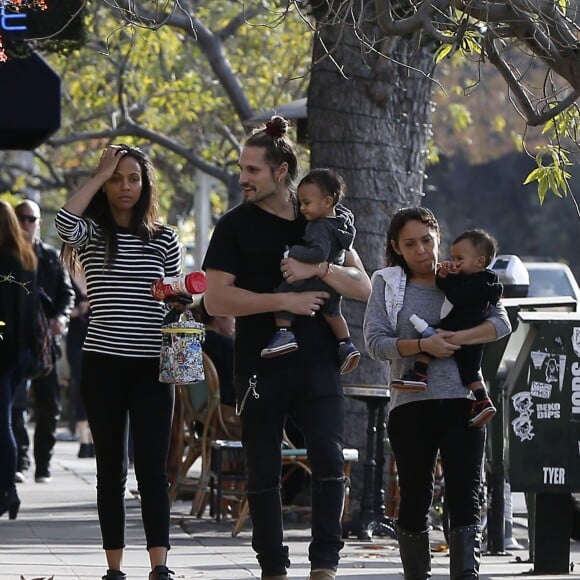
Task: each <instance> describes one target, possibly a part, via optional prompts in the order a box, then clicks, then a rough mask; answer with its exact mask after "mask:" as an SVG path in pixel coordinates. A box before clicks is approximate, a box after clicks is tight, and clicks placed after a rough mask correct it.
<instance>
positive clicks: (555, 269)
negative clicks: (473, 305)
mask: <svg viewBox="0 0 580 580" xmlns="http://www.w3.org/2000/svg"><path fill="white" fill-rule="evenodd" d="M490 268H491V269H492V270H495V271H497V273H498V275H499V278H500V281H501V282H502V283H503V284H504V286H506V292H504V295H505V296H506V297H508V296H529V297H542V296H570V297H572V298H574V299H575V300H576V304H577V306H576V310H579V311H580V286H579V285H578V282H577V281H576V278H575V277H574V274H573V273H572V270H570V268H569V267H568V266H567V265H566V264H562V263H561V262H556V261H552V260H532V259H526V258H524V259H520V258H519V257H518V256H515V255H514V254H501V255H499V256H496V258H495V259H494V260H493V262H492V263H491V265H490Z"/></svg>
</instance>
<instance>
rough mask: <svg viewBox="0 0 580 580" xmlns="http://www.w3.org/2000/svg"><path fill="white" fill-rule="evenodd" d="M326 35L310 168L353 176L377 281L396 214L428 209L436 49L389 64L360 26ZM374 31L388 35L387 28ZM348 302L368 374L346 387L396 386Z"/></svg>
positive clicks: (361, 243)
mask: <svg viewBox="0 0 580 580" xmlns="http://www.w3.org/2000/svg"><path fill="white" fill-rule="evenodd" d="M318 33H319V36H318V38H317V39H316V40H315V42H314V49H313V68H312V75H311V81H310V86H309V90H308V134H309V141H310V147H311V167H313V168H314V167H330V168H333V169H335V170H336V171H338V172H339V173H340V174H341V175H342V176H343V177H344V179H345V181H346V183H347V186H348V194H347V197H346V200H345V205H347V206H348V207H349V208H350V209H352V211H353V212H354V214H355V223H356V227H357V235H356V240H355V248H356V250H357V251H358V253H359V254H360V255H361V257H362V260H363V263H364V265H365V268H366V270H367V272H368V273H369V274H372V272H374V271H375V270H377V269H378V268H381V267H383V265H384V256H385V247H386V233H387V227H388V225H389V218H390V216H391V215H392V214H393V212H394V211H396V210H397V209H399V208H401V207H404V206H408V205H417V204H420V203H421V197H422V185H423V174H424V169H425V149H426V142H427V139H428V137H429V136H430V128H429V127H430V126H429V118H430V108H431V91H432V88H433V82H432V81H431V80H430V78H429V76H428V75H430V73H431V72H432V70H433V68H434V63H433V50H432V48H431V47H429V46H427V47H424V46H421V45H420V40H419V38H418V37H410V38H406V39H386V40H384V41H381V42H380V43H377V44H376V46H375V48H376V50H378V51H380V52H382V53H383V54H386V55H388V57H390V58H388V59H385V58H384V57H381V56H378V55H377V54H376V53H375V52H371V51H366V52H364V51H363V50H362V49H361V44H360V41H359V40H358V38H356V36H355V34H354V32H353V29H352V28H351V27H345V26H344V25H343V26H338V25H323V24H322V19H319V26H318ZM365 33H366V34H367V38H368V37H370V36H371V34H374V37H375V38H381V37H382V34H381V33H380V31H379V30H378V29H375V30H372V29H368V28H367V29H366V30H365ZM324 47H326V48H327V49H329V50H330V51H331V57H329V56H328V54H327V52H326V49H325V48H324ZM399 63H400V64H399ZM418 71H427V74H423V73H421V72H418ZM343 304H344V314H345V316H346V318H347V320H348V322H349V326H350V330H351V335H352V337H353V340H354V342H355V344H356V345H357V346H358V348H359V349H360V350H361V352H363V358H362V361H361V364H360V366H359V368H358V369H357V370H356V371H354V372H353V373H352V374H349V375H346V376H345V377H344V380H343V384H345V385H348V384H353V385H354V384H357V385H383V386H384V385H388V384H389V373H388V366H387V365H386V364H382V363H377V362H375V361H372V360H371V359H369V358H368V356H364V343H363V338H362V320H363V315H364V309H365V304H363V303H360V302H356V301H352V300H345V301H344V303H343ZM346 404H347V424H346V444H347V447H356V448H358V449H359V450H360V452H361V457H360V460H359V463H358V465H357V466H356V467H355V472H354V475H353V486H354V487H353V492H354V494H355V496H357V497H360V492H361V487H362V481H363V476H362V472H363V467H364V463H365V461H366V457H365V446H366V440H365V434H366V417H367V413H366V407H365V405H364V404H362V403H361V402H360V401H357V400H353V399H347V402H346ZM356 505H357V503H356V502H355V506H356Z"/></svg>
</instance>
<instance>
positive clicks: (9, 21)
mask: <svg viewBox="0 0 580 580" xmlns="http://www.w3.org/2000/svg"><path fill="white" fill-rule="evenodd" d="M1 2H2V4H1V5H0V31H2V30H5V31H6V32H23V31H24V30H26V29H27V26H26V25H25V24H24V22H22V19H25V20H26V18H28V15H27V14H20V13H17V12H9V13H6V0H1Z"/></svg>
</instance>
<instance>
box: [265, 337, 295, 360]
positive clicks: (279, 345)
mask: <svg viewBox="0 0 580 580" xmlns="http://www.w3.org/2000/svg"><path fill="white" fill-rule="evenodd" d="M297 349H298V343H297V342H296V337H295V336H294V333H293V332H292V331H291V330H278V331H277V332H276V333H275V334H274V336H273V337H272V338H271V339H270V342H269V343H268V344H267V346H266V348H264V349H262V352H261V353H260V355H261V357H262V358H272V357H275V356H282V355H283V354H288V353H289V352H292V351H294V350H297Z"/></svg>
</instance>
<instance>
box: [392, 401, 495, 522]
mask: <svg viewBox="0 0 580 580" xmlns="http://www.w3.org/2000/svg"><path fill="white" fill-rule="evenodd" d="M471 404H472V402H471V401H470V400H469V399H437V400H432V401H417V402H413V403H407V404H405V405H401V406H400V407H396V408H395V409H393V410H392V411H391V412H390V414H389V422H388V426H387V433H388V435H389V440H390V443H391V447H392V449H393V453H394V455H395V459H396V461H397V470H398V474H399V488H400V493H401V503H400V506H399V520H398V521H399V525H400V526H401V527H402V528H403V529H405V530H407V531H410V532H421V531H423V530H425V529H427V512H428V511H429V507H430V505H431V501H432V499H433V469H434V467H435V461H436V458H437V452H440V454H441V462H442V466H443V476H444V477H445V501H446V503H447V508H448V510H449V518H450V528H451V529H453V528H456V527H458V526H468V525H472V524H479V523H480V513H479V512H480V509H479V508H480V506H479V491H480V485H481V471H482V462H483V450H484V443H485V430H484V429H483V428H481V427H480V428H475V429H474V428H473V427H469V426H468V421H469V411H470V409H471Z"/></svg>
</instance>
